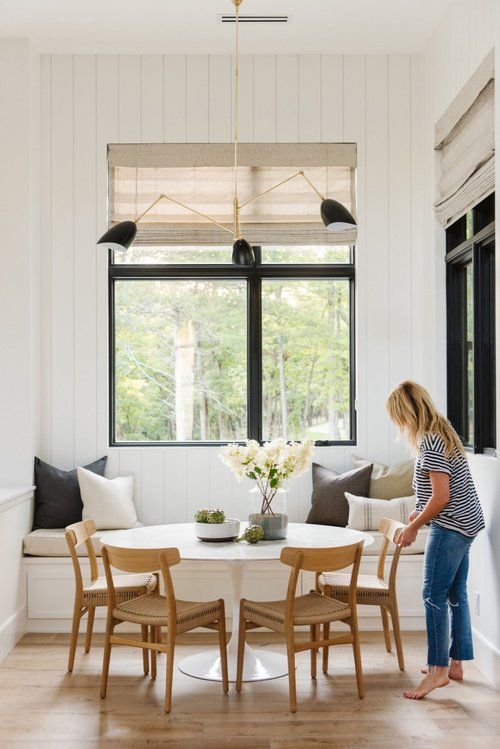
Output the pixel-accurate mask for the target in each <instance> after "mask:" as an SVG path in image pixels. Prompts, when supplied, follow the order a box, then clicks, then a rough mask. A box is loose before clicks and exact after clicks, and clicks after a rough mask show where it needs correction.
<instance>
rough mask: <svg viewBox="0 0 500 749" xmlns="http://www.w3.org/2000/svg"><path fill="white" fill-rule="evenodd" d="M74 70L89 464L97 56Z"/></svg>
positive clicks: (81, 435)
mask: <svg viewBox="0 0 500 749" xmlns="http://www.w3.org/2000/svg"><path fill="white" fill-rule="evenodd" d="M74 66H75V69H74V86H75V90H74V152H73V160H74V227H75V233H74V315H75V319H74V330H75V351H74V435H75V459H76V460H77V461H78V462H79V463H83V464H86V463H89V462H91V461H92V460H94V458H95V456H96V452H97V435H96V421H97V383H96V370H95V362H96V360H97V351H96V327H97V304H96V302H97V299H96V283H95V278H96V249H95V241H96V236H97V234H96V232H97V227H96V214H95V212H96V203H95V183H96V141H95V136H96V133H95V115H96V111H95V57H91V56H88V55H84V56H77V57H75V60H74Z"/></svg>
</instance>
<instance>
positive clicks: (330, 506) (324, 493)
mask: <svg viewBox="0 0 500 749" xmlns="http://www.w3.org/2000/svg"><path fill="white" fill-rule="evenodd" d="M372 468H373V466H372V464H371V463H370V464H369V465H365V466H362V467H361V468H355V469H354V470H352V471H348V472H347V473H336V472H335V471H331V470H329V469H328V468H325V467H324V466H320V465H319V464H318V463H313V467H312V476H313V490H312V496H311V504H312V507H311V510H310V512H309V515H308V518H307V520H306V522H307V523H313V524H315V525H336V526H339V527H341V528H345V527H346V525H347V521H348V520H349V502H348V501H347V499H346V498H345V492H349V493H350V494H356V495H358V496H366V493H367V492H368V490H369V488H370V478H371V475H372ZM354 487H356V490H355V489H354Z"/></svg>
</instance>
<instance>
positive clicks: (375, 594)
mask: <svg viewBox="0 0 500 749" xmlns="http://www.w3.org/2000/svg"><path fill="white" fill-rule="evenodd" d="M402 528H404V525H403V523H398V522H397V521H396V520H390V519H389V518H382V520H381V521H380V525H379V531H380V532H381V533H383V534H384V542H383V544H382V548H381V550H380V555H379V558H378V567H377V574H376V575H359V577H358V588H357V593H356V600H357V602H358V604H363V605H368V606H380V613H381V615H382V625H383V628H384V638H385V646H386V649H387V652H388V653H390V652H391V633H390V629H389V617H388V614H390V615H391V618H392V627H393V630H394V639H395V641H396V651H397V654H398V664H399V668H400V669H401V671H404V668H405V662H404V656H403V643H402V641H401V630H400V627H399V614H398V601H397V595H396V575H397V571H398V563H399V555H400V553H401V547H400V546H397V545H396V540H397V537H398V535H399V532H400V531H401V529H402ZM391 545H392V546H394V548H393V550H392V554H393V556H392V563H391V569H390V572H389V579H388V581H386V580H385V577H384V568H385V560H386V556H387V552H388V550H389V546H391ZM316 589H317V590H318V591H322V592H323V593H324V594H325V595H326V596H330V597H332V598H334V599H335V600H337V601H347V600H348V596H349V575H348V574H346V573H342V572H325V573H324V574H323V575H319V576H318V577H317V585H316ZM324 657H325V658H328V652H326V653H325V654H324Z"/></svg>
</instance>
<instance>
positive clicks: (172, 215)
mask: <svg viewBox="0 0 500 749" xmlns="http://www.w3.org/2000/svg"><path fill="white" fill-rule="evenodd" d="M233 160H234V146H233V144H230V143H217V144H186V143H183V144H177V143H176V144H172V143H160V144H116V145H115V144H111V145H109V146H108V164H109V225H110V226H112V225H113V224H116V223H118V222H120V221H125V220H134V219H135V218H136V217H137V216H139V215H140V214H141V213H142V212H143V211H144V210H145V209H146V208H147V207H148V206H149V205H150V204H151V203H152V202H153V201H154V200H155V199H156V198H157V197H158V195H159V194H161V193H164V194H166V195H170V196H171V197H172V198H174V199H175V200H178V201H180V202H181V203H185V204H186V205H188V206H191V207H193V208H195V209H196V210H197V211H200V212H201V213H204V214H207V215H209V216H210V217H212V218H213V219H215V220H216V221H218V222H219V223H221V224H223V225H226V226H228V227H229V228H231V227H232V221H233V215H232V210H233V190H234V174H233ZM238 162H239V165H240V167H239V169H238V194H239V201H240V205H243V204H244V203H246V202H247V201H248V200H251V199H252V198H253V197H255V196H256V195H257V194H258V193H261V192H264V191H265V190H267V189H269V188H270V187H272V186H273V185H275V184H276V183H278V182H281V181H282V180H285V179H287V178H288V177H290V176H291V175H292V174H294V173H295V172H297V171H299V170H300V169H303V170H304V173H305V174H306V175H307V177H308V178H309V179H310V180H311V181H312V182H313V183H314V185H315V186H316V187H317V189H318V190H319V191H320V192H321V193H322V194H323V195H325V196H326V197H330V198H334V199H336V200H338V201H340V202H341V203H343V204H344V205H345V206H346V208H348V210H349V211H351V213H353V214H354V215H355V212H356V205H355V174H356V145H355V144H352V143H325V144H320V143H310V144H305V143H300V144H291V143H287V144H276V143H269V144H268V143H259V144H253V143H241V144H239V148H238ZM320 203H321V200H320V198H319V196H318V195H317V194H316V192H315V191H314V190H313V189H312V188H311V187H310V185H309V184H308V183H307V182H306V181H305V180H304V179H302V178H301V177H297V178H296V179H294V180H291V181H290V182H287V183H286V184H284V185H282V186H281V187H279V188H278V189H277V190H273V191H272V192H270V193H269V195H266V196H265V197H263V198H262V199H261V200H258V201H256V202H254V203H252V204H251V205H248V206H246V207H243V208H242V210H241V215H240V220H241V224H242V230H243V233H244V235H245V237H246V238H247V239H248V240H249V241H250V243H252V244H256V245H258V244H270V245H275V244H285V245H326V244H341V245H347V244H354V243H355V241H356V227H353V229H352V231H348V232H339V233H331V232H327V231H325V228H324V226H323V224H322V222H321V219H320V213H319V209H320ZM228 241H230V235H229V234H227V233H226V232H224V231H223V230H222V229H219V228H217V227H216V226H214V225H213V224H210V223H208V222H207V221H205V220H204V219H203V218H202V217H199V216H196V215H194V214H192V213H191V212H190V211H187V210H186V209H184V208H182V207H180V206H178V205H176V204H175V203H171V202H169V201H166V200H163V201H161V202H160V203H158V205H156V206H155V207H154V208H153V210H152V211H150V212H149V213H148V214H147V215H146V216H145V217H144V219H142V220H141V221H140V222H139V224H138V232H137V239H136V243H137V244H146V245H164V244H171V245H172V244H173V245H191V246H193V245H221V244H222V245H224V244H228Z"/></svg>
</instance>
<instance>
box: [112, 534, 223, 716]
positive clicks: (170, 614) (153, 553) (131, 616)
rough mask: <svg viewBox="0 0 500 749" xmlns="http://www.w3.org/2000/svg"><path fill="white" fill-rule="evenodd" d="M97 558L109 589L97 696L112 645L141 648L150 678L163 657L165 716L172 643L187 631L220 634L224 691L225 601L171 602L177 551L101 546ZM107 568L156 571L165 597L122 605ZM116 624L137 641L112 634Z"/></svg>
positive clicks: (154, 596) (169, 700)
mask: <svg viewBox="0 0 500 749" xmlns="http://www.w3.org/2000/svg"><path fill="white" fill-rule="evenodd" d="M102 558H103V562H104V570H105V572H106V580H107V583H108V587H109V605H108V619H107V624H106V640H105V644H104V657H103V664H102V677H101V697H103V698H104V697H105V696H106V690H107V685H108V672H109V661H110V657H111V646H112V645H129V646H130V647H135V648H142V650H143V654H144V656H145V658H147V652H148V650H150V651H151V676H152V677H153V678H155V677H156V654H157V653H166V655H167V666H166V689H165V712H166V713H169V712H170V709H171V705H172V678H173V672H174V652H175V640H176V637H177V635H178V634H181V633H182V632H189V630H192V629H196V627H205V628H207V629H215V630H217V631H218V632H219V647H220V659H221V668H222V688H223V690H224V692H228V691H229V682H228V675H227V650H226V618H225V610H224V601H223V600H222V599H219V600H218V601H207V602H204V603H195V602H194V601H180V600H177V599H176V598H175V593H174V586H173V583H172V577H171V575H170V567H172V566H173V565H175V564H179V562H180V561H181V557H180V554H179V550H178V549H175V548H174V549H117V548H114V547H112V546H106V545H105V544H103V547H102ZM111 567H114V568H116V569H118V570H122V571H124V572H134V573H144V572H148V571H150V570H156V569H161V573H162V577H163V582H164V585H165V592H166V595H165V596H162V595H159V594H158V593H151V592H150V593H146V594H145V595H143V596H140V597H139V598H134V599H132V600H130V601H126V602H124V603H121V602H120V601H119V599H118V597H117V596H116V594H115V587H114V582H113V576H112V574H111ZM121 622H133V623H136V624H140V625H141V631H142V639H141V640H134V639H133V638H131V637H124V636H121V635H115V634H113V631H114V628H115V626H116V625H117V624H120V623H121ZM162 627H166V628H167V642H166V644H163V642H162V638H161V628H162ZM148 629H149V637H148Z"/></svg>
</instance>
